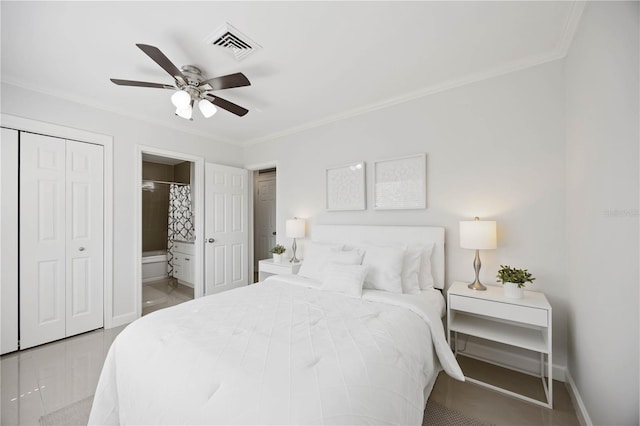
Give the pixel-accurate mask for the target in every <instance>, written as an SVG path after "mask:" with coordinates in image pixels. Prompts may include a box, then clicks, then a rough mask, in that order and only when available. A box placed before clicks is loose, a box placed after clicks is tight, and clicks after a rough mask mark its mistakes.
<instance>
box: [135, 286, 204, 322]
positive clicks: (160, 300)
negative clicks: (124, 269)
mask: <svg viewBox="0 0 640 426" xmlns="http://www.w3.org/2000/svg"><path fill="white" fill-rule="evenodd" d="M188 300H193V288H191V287H187V286H185V285H182V284H178V283H177V282H176V281H175V280H174V279H173V278H167V279H162V280H157V281H153V282H150V283H145V284H144V285H143V286H142V315H143V316H144V315H147V314H150V313H151V312H155V311H157V310H158V309H162V308H168V307H169V306H173V305H178V304H180V303H182V302H186V301H188Z"/></svg>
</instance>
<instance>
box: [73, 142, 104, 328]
mask: <svg viewBox="0 0 640 426" xmlns="http://www.w3.org/2000/svg"><path fill="white" fill-rule="evenodd" d="M102 172H103V160H102V146H99V145H92V144H87V143H81V142H75V141H67V150H66V193H67V198H66V207H67V208H66V225H67V226H66V240H67V244H66V253H67V256H66V270H67V275H66V313H67V336H72V335H74V334H78V333H83V332H85V331H89V330H94V329H96V328H100V327H102V326H103V238H104V237H103V197H102V195H103V194H102V193H103V181H102V176H103V173H102Z"/></svg>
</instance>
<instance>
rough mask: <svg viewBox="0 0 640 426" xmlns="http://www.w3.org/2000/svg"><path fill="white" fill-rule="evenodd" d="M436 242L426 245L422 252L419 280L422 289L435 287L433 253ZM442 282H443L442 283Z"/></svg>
mask: <svg viewBox="0 0 640 426" xmlns="http://www.w3.org/2000/svg"><path fill="white" fill-rule="evenodd" d="M434 246H435V244H434V243H431V244H428V245H426V246H425V249H424V251H423V252H422V260H421V261H420V272H419V273H418V282H419V284H420V289H421V290H428V289H430V288H433V274H432V273H431V254H432V253H433V249H434ZM441 284H442V283H441Z"/></svg>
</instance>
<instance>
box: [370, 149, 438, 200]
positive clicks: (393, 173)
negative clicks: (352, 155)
mask: <svg viewBox="0 0 640 426" xmlns="http://www.w3.org/2000/svg"><path fill="white" fill-rule="evenodd" d="M373 175H374V206H373V208H374V209H376V210H401V209H425V208H427V155H426V154H417V155H411V156H408V157H401V158H391V159H388V160H379V161H376V162H375V163H374V172H373Z"/></svg>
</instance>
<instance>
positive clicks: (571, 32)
mask: <svg viewBox="0 0 640 426" xmlns="http://www.w3.org/2000/svg"><path fill="white" fill-rule="evenodd" d="M586 7H587V2H586V0H575V1H574V2H573V4H572V5H571V12H569V17H568V18H567V22H566V23H565V26H564V31H563V32H562V36H561V37H560V41H559V42H558V46H557V47H556V52H557V53H558V54H559V55H561V56H562V57H565V56H566V55H567V52H568V51H569V48H570V47H571V43H573V38H574V37H575V35H576V32H577V31H578V24H580V19H581V18H582V13H583V12H584V9H585V8H586Z"/></svg>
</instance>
